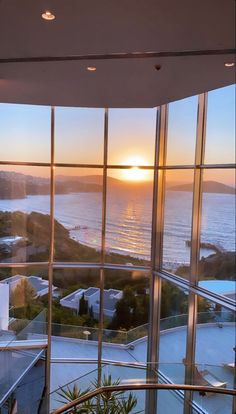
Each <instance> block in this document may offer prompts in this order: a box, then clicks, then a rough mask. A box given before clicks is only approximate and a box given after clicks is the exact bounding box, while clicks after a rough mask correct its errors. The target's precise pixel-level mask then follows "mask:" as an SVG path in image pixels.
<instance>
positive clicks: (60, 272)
mask: <svg viewBox="0 0 236 414" xmlns="http://www.w3.org/2000/svg"><path fill="white" fill-rule="evenodd" d="M99 283H100V275H99V270H97V269H56V270H54V275H53V285H54V286H55V287H57V288H58V289H59V294H56V295H54V297H53V302H52V358H68V359H70V358H71V359H74V363H73V362H70V363H66V364H65V363H63V362H61V363H55V364H53V365H52V373H53V374H52V379H51V391H55V390H57V389H58V388H59V387H60V386H62V385H65V384H68V383H71V382H72V381H75V380H78V383H77V385H78V386H79V388H80V389H86V388H87V387H88V383H87V382H86V381H87V380H88V379H86V378H87V374H88V373H89V372H91V371H92V372H93V376H92V378H90V379H91V380H95V379H96V375H97V359H98V325H99V309H100V304H99V297H100V296H99V295H100V285H99ZM86 360H90V361H91V362H92V361H93V360H94V363H90V364H88V363H86ZM76 361H77V362H76ZM56 402H58V394H56V393H55V392H54V394H53V395H52V401H51V404H52V405H53V407H55V406H58V405H55V403H56Z"/></svg>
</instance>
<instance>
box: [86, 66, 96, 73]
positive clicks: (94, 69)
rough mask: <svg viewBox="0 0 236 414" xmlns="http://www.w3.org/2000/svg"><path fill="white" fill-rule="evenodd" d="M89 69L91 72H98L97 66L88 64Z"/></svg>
mask: <svg viewBox="0 0 236 414" xmlns="http://www.w3.org/2000/svg"><path fill="white" fill-rule="evenodd" d="M87 70H88V71H89V72H96V70H97V68H96V67H95V66H88V67H87Z"/></svg>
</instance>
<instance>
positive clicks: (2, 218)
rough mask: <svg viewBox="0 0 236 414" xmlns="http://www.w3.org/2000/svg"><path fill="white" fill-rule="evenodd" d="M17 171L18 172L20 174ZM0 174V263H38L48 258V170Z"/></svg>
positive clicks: (0, 172) (32, 168) (35, 169)
mask: <svg viewBox="0 0 236 414" xmlns="http://www.w3.org/2000/svg"><path fill="white" fill-rule="evenodd" d="M19 171H20V172H19ZM30 172H31V175H29V174H25V173H24V167H22V168H20V167H18V169H17V170H16V171H15V168H14V167H8V168H4V170H3V171H0V182H1V186H0V262H7V263H8V262H16V263H20V262H41V261H47V260H48V257H49V241H50V217H49V207H50V198H49V192H50V184H49V182H50V180H49V168H47V167H31V169H30Z"/></svg>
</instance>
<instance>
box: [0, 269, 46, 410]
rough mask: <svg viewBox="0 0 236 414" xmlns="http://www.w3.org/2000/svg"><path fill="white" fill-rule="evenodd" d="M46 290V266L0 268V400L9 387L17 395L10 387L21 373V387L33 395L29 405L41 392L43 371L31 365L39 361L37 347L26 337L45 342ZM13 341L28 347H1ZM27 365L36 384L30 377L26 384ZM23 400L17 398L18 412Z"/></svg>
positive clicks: (24, 404)
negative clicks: (22, 382)
mask: <svg viewBox="0 0 236 414" xmlns="http://www.w3.org/2000/svg"><path fill="white" fill-rule="evenodd" d="M48 290H49V284H48V274H47V269H43V268H40V267H38V266H37V267H36V266H34V267H32V268H30V267H27V268H22V267H21V268H18V269H17V268H14V269H10V268H4V269H3V268H2V269H0V337H1V345H2V346H3V348H2V349H1V352H0V366H1V369H0V400H1V399H2V398H4V397H5V396H6V395H7V394H8V393H9V392H11V391H12V389H14V391H15V395H14V398H17V397H19V393H20V392H19V389H15V387H14V386H15V385H16V382H17V381H19V378H21V377H23V376H24V385H23V384H22V389H23V387H24V388H25V390H27V391H29V387H30V391H31V392H33V394H34V397H33V398H32V400H31V403H32V405H33V403H34V404H35V403H36V401H35V396H36V395H38V397H39V396H40V395H42V391H43V383H44V379H43V376H44V373H43V370H42V369H40V368H39V369H37V368H36V367H35V366H34V365H35V364H36V363H37V361H38V360H39V357H40V353H41V349H30V345H31V344H32V342H30V340H34V341H35V339H40V340H43V342H44V343H46V341H47V323H46V317H47V310H48ZM13 341H14V346H20V347H24V345H26V346H27V347H28V349H26V350H24V348H23V349H21V350H19V351H18V352H17V350H16V351H15V352H14V351H11V350H9V351H7V350H6V349H5V347H7V346H9V347H10V346H11V345H13ZM36 342H37V341H36ZM40 366H41V367H42V365H40ZM31 367H32V371H31V372H32V375H33V378H35V380H36V382H37V384H36V382H35V383H34V382H33V383H32V377H31V381H30V385H29V383H28V380H29V378H28V377H27V375H26V376H25V373H26V372H27V371H28V370H29V369H30V368H31ZM39 372H40V373H41V376H39V375H38V373H39ZM37 379H38V381H37ZM26 401H27V397H26V399H25V401H22V399H20V400H19V406H18V408H20V409H21V408H22V411H24V409H26V410H27V409H28V407H29V405H28V404H27V402H28V401H27V402H26ZM10 403H11V402H10ZM36 406H37V404H36ZM23 407H24V409H23Z"/></svg>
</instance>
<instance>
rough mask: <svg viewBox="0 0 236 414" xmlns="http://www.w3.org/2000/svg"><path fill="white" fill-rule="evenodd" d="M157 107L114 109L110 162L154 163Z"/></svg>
mask: <svg viewBox="0 0 236 414" xmlns="http://www.w3.org/2000/svg"><path fill="white" fill-rule="evenodd" d="M155 129H156V109H110V110H109V140H108V144H109V145H108V164H114V165H134V166H135V165H153V164H154V146H155Z"/></svg>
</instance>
